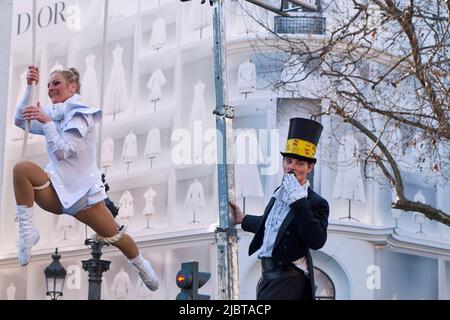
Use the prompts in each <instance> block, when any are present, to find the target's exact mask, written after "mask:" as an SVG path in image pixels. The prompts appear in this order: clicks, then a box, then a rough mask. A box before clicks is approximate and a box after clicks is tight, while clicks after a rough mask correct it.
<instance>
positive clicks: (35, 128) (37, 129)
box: [14, 85, 44, 135]
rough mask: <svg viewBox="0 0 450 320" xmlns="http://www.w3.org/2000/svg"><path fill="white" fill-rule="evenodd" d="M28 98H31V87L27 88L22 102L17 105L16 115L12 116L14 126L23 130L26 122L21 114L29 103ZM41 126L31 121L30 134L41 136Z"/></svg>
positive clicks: (37, 122)
mask: <svg viewBox="0 0 450 320" xmlns="http://www.w3.org/2000/svg"><path fill="white" fill-rule="evenodd" d="M30 97H31V86H29V85H28V86H27V88H26V90H25V92H24V94H23V97H22V100H21V101H20V102H19V104H18V105H17V107H16V113H15V115H14V124H15V125H16V126H17V127H19V128H21V129H24V130H25V123H26V120H25V119H24V117H23V112H24V111H25V109H26V108H27V106H28V104H29V101H30ZM42 127H43V124H42V123H40V122H39V121H36V120H32V121H30V132H31V133H33V134H38V135H43V134H44V132H43V128H42Z"/></svg>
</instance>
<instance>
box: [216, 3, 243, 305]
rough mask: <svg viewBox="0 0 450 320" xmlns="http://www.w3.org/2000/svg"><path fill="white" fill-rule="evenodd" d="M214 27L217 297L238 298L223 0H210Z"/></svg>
mask: <svg viewBox="0 0 450 320" xmlns="http://www.w3.org/2000/svg"><path fill="white" fill-rule="evenodd" d="M211 2H212V6H213V28H214V71H215V91H216V110H215V111H214V114H215V115H216V128H217V131H218V136H217V158H218V164H217V166H218V167H217V171H218V184H219V185H218V187H219V188H218V190H219V227H218V228H217V229H216V244H217V262H218V263H217V278H218V279H217V280H218V299H219V300H237V299H238V298H239V279H238V276H239V275H238V260H237V230H236V228H235V226H234V221H233V218H232V215H231V212H230V210H231V209H230V206H229V204H228V201H229V200H233V201H234V167H233V163H232V162H233V159H234V157H233V153H234V142H233V133H232V124H233V117H234V110H233V109H232V108H231V107H229V106H228V90H227V63H226V42H225V41H226V34H225V19H224V10H223V3H224V1H223V0H212V1H211Z"/></svg>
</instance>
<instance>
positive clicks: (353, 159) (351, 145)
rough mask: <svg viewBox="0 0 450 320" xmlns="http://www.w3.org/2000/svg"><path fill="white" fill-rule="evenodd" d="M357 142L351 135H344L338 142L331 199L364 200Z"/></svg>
mask: <svg viewBox="0 0 450 320" xmlns="http://www.w3.org/2000/svg"><path fill="white" fill-rule="evenodd" d="M358 153H359V143H358V142H357V141H356V139H355V138H354V136H353V135H351V134H347V135H345V136H344V137H343V138H342V139H341V142H340V147H339V153H338V169H337V175H336V180H335V183H334V189H333V199H344V200H351V201H360V202H362V203H365V202H366V193H365V191H364V181H363V178H362V174H361V166H360V163H359V161H358V160H357V156H358Z"/></svg>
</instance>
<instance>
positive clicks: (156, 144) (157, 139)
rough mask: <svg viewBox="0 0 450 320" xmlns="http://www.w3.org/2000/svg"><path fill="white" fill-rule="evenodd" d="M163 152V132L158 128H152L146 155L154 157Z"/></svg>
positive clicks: (149, 157) (148, 137)
mask: <svg viewBox="0 0 450 320" xmlns="http://www.w3.org/2000/svg"><path fill="white" fill-rule="evenodd" d="M160 154H161V133H160V130H159V129H158V128H154V129H152V130H150V132H149V133H148V135H147V143H146V144H145V152H144V156H145V157H146V158H147V159H154V158H156V157H158V156H159V155H160Z"/></svg>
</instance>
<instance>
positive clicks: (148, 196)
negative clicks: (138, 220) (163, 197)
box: [142, 187, 157, 216]
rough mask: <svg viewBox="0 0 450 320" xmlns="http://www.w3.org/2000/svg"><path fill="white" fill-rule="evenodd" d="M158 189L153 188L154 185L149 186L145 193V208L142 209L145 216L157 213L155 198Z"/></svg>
mask: <svg viewBox="0 0 450 320" xmlns="http://www.w3.org/2000/svg"><path fill="white" fill-rule="evenodd" d="M156 195H157V194H156V191H155V190H153V188H152V187H148V189H147V191H146V192H145V193H144V196H143V198H144V200H145V208H144V210H143V211H142V214H143V215H144V216H150V215H152V214H155V212H156V210H155V206H154V204H153V199H154V198H155V197H156Z"/></svg>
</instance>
